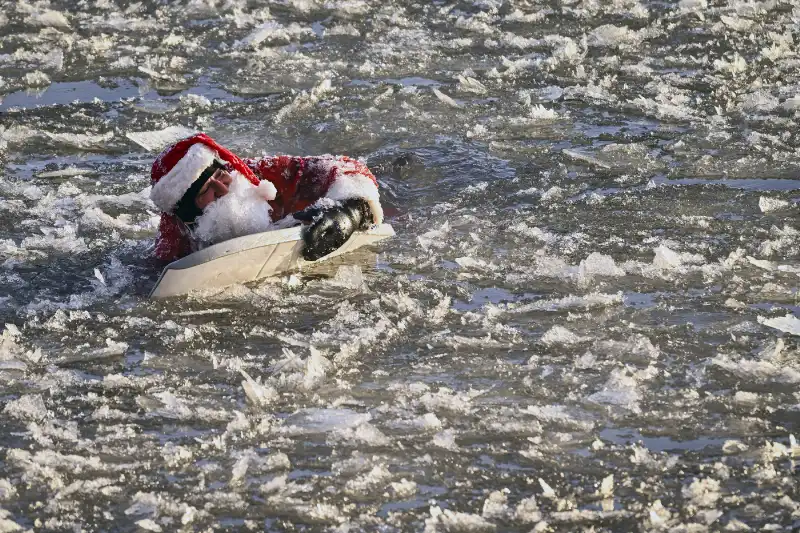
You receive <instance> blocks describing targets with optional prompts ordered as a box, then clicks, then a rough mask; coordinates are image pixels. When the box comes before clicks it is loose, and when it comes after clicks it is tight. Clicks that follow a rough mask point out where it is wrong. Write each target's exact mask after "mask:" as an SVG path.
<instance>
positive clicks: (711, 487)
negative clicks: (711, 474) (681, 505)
mask: <svg viewBox="0 0 800 533" xmlns="http://www.w3.org/2000/svg"><path fill="white" fill-rule="evenodd" d="M719 490H720V484H719V481H717V480H716V479H713V478H703V479H697V478H695V479H694V480H693V481H692V483H691V484H689V485H684V486H683V488H682V489H681V494H682V495H683V497H684V498H686V499H687V500H689V501H690V502H691V503H692V504H693V505H696V506H697V507H713V506H714V504H715V503H717V500H718V499H719V497H720V494H719Z"/></svg>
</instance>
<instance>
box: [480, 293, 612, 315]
mask: <svg viewBox="0 0 800 533" xmlns="http://www.w3.org/2000/svg"><path fill="white" fill-rule="evenodd" d="M622 301H623V298H622V292H618V293H616V294H605V293H601V292H592V293H589V294H586V295H584V296H572V295H570V296H565V297H563V298H558V299H553V300H547V299H545V300H537V301H535V302H533V303H529V304H523V305H519V306H513V307H512V306H509V307H508V308H507V309H506V312H509V313H528V312H530V311H568V310H570V309H584V310H589V309H596V308H602V307H611V306H613V305H619V304H621V303H622ZM493 309H494V308H493Z"/></svg>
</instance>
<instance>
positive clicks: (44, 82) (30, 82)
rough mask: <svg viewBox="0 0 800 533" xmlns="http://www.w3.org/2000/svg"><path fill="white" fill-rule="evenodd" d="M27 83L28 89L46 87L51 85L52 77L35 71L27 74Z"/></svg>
mask: <svg viewBox="0 0 800 533" xmlns="http://www.w3.org/2000/svg"><path fill="white" fill-rule="evenodd" d="M25 83H26V85H27V86H28V87H46V86H48V85H50V76H48V75H47V74H45V73H44V72H42V71H41V70H34V71H33V72H27V73H25ZM45 133H46V132H45ZM65 135H67V134H65Z"/></svg>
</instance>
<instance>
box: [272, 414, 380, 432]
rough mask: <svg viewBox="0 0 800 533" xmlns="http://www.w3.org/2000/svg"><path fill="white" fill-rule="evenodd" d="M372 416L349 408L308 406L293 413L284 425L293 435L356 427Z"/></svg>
mask: <svg viewBox="0 0 800 533" xmlns="http://www.w3.org/2000/svg"><path fill="white" fill-rule="evenodd" d="M371 418H372V417H371V416H370V415H369V414H368V413H357V412H355V411H351V410H349V409H319V408H308V409H300V410H299V411H297V412H295V413H294V414H292V415H291V416H290V417H288V418H287V419H286V420H285V422H284V426H285V428H286V430H287V432H288V433H290V434H293V435H304V434H313V433H327V432H329V431H334V430H337V429H339V430H341V429H349V428H355V427H357V426H359V425H361V424H364V423H366V422H367V421H369V420H370V419H371Z"/></svg>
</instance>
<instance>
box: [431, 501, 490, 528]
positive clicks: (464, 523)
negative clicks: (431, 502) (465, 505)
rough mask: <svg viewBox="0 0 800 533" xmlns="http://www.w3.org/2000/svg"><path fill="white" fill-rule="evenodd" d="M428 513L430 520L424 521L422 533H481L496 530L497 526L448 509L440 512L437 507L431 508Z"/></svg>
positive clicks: (481, 518)
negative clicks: (449, 532)
mask: <svg viewBox="0 0 800 533" xmlns="http://www.w3.org/2000/svg"><path fill="white" fill-rule="evenodd" d="M430 512H431V516H430V518H428V519H426V520H425V531H424V533H438V532H440V531H453V532H455V531H458V532H461V533H483V532H488V531H495V530H496V529H497V526H495V525H494V524H492V523H491V522H489V521H487V520H486V519H485V518H483V517H482V516H479V515H476V514H470V513H460V512H457V511H451V510H450V509H445V510H444V511H442V509H441V508H439V507H438V506H432V507H431V510H430Z"/></svg>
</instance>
